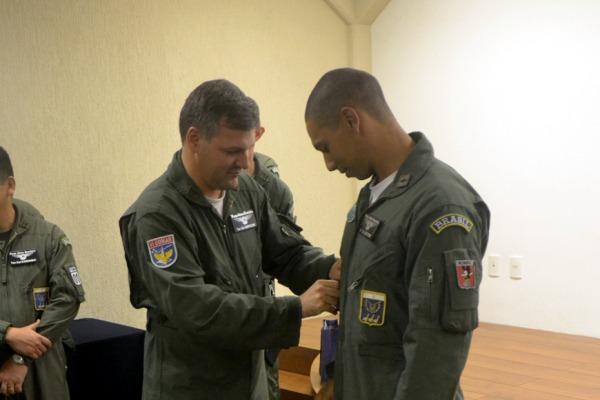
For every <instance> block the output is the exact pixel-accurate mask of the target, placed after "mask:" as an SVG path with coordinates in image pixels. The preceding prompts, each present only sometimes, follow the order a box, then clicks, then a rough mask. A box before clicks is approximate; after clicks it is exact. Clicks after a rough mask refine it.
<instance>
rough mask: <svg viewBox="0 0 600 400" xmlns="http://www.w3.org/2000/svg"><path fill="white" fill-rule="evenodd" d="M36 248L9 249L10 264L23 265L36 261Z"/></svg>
mask: <svg viewBox="0 0 600 400" xmlns="http://www.w3.org/2000/svg"><path fill="white" fill-rule="evenodd" d="M37 256H38V252H37V250H35V249H34V250H24V251H11V252H10V253H8V261H9V263H10V265H24V264H32V263H34V262H37Z"/></svg>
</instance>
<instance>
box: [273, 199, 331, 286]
mask: <svg viewBox="0 0 600 400" xmlns="http://www.w3.org/2000/svg"><path fill="white" fill-rule="evenodd" d="M265 207H266V208H265V210H264V212H263V215H265V220H264V221H263V223H264V224H265V225H266V229H265V231H264V233H263V235H264V237H263V268H264V270H265V272H267V273H268V274H269V275H272V276H274V277H276V278H277V279H278V280H279V282H280V283H282V284H283V285H285V286H287V287H288V288H290V289H291V290H292V292H294V293H295V294H298V295H299V294H302V293H304V292H305V291H306V290H307V289H308V288H309V287H310V286H311V285H312V284H313V283H314V282H315V281H316V280H318V279H329V270H330V269H331V266H332V265H333V263H334V262H335V256H334V255H325V254H324V253H323V250H322V249H321V248H319V247H315V246H312V245H311V244H310V243H309V242H308V241H307V240H306V239H305V238H304V237H303V236H302V235H301V234H300V233H299V230H297V229H294V228H293V226H295V224H294V223H293V222H291V221H287V223H284V222H282V218H281V217H278V216H277V215H276V214H275V211H274V210H273V209H272V208H271V207H270V206H269V205H268V204H266V205H265Z"/></svg>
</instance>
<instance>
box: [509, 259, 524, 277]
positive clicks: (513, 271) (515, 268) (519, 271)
mask: <svg viewBox="0 0 600 400" xmlns="http://www.w3.org/2000/svg"><path fill="white" fill-rule="evenodd" d="M510 277H511V279H522V278H523V257H521V256H511V257H510Z"/></svg>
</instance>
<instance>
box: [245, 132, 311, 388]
mask: <svg viewBox="0 0 600 400" xmlns="http://www.w3.org/2000/svg"><path fill="white" fill-rule="evenodd" d="M264 133H265V128H264V127H263V126H259V127H258V128H256V141H257V142H258V140H259V139H260V138H261V137H262V136H263V135H264ZM249 158H250V163H249V165H248V168H247V169H246V172H247V173H248V174H249V175H250V176H252V177H253V178H254V180H255V181H256V182H257V183H258V184H259V185H260V186H262V187H263V189H265V192H266V193H267V198H268V199H269V204H271V207H272V208H273V210H275V212H276V213H277V216H278V217H279V219H280V220H281V222H282V223H283V224H285V225H288V226H289V227H290V228H291V229H294V230H295V231H296V232H297V233H300V232H301V231H302V228H300V227H299V226H297V225H296V224H295V221H296V217H295V216H294V197H293V195H292V191H291V190H290V188H289V186H288V185H287V184H286V183H285V182H284V181H283V180H282V179H281V178H280V176H279V166H278V165H277V163H276V162H275V160H273V159H272V158H271V157H269V156H267V155H266V154H262V153H258V152H255V151H254V147H252V148H251V149H250V155H249ZM265 287H266V289H267V293H266V295H267V296H275V280H274V279H273V277H271V276H269V275H267V274H265ZM279 350H280V349H267V350H265V361H266V367H267V380H268V381H269V400H279V399H280V398H281V391H280V389H279V357H278V355H279Z"/></svg>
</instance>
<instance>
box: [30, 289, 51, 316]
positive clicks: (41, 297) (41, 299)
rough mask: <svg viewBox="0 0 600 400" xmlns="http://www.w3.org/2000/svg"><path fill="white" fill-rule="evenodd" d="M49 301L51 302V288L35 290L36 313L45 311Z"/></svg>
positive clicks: (34, 303)
mask: <svg viewBox="0 0 600 400" xmlns="http://www.w3.org/2000/svg"><path fill="white" fill-rule="evenodd" d="M49 301H50V288H49V287H41V288H33V306H34V308H35V310H36V311H42V310H45V309H46V306H47V305H48V302H49Z"/></svg>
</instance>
